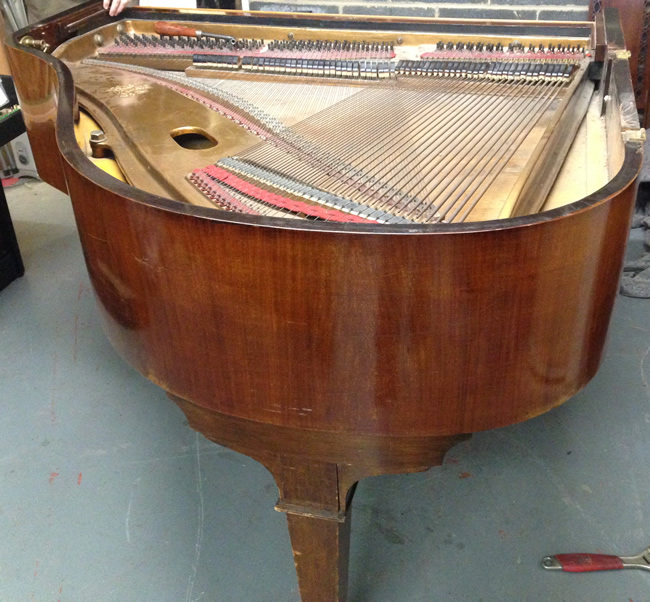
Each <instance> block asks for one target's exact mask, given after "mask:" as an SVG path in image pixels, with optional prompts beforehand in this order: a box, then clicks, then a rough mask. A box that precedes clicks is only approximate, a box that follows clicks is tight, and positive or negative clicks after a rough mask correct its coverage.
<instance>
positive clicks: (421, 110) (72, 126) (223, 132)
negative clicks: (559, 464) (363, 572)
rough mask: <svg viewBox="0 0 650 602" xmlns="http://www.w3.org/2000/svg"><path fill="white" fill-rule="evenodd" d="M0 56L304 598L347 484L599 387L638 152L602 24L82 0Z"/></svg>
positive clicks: (323, 572) (129, 315)
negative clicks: (286, 538) (277, 530)
mask: <svg viewBox="0 0 650 602" xmlns="http://www.w3.org/2000/svg"><path fill="white" fill-rule="evenodd" d="M8 49H9V56H10V61H11V65H12V70H13V73H14V77H15V79H16V86H17V89H18V93H19V96H20V100H21V106H22V111H23V115H24V119H25V124H26V127H27V130H28V132H29V136H30V142H31V145H32V149H33V153H34V156H35V159H36V162H37V165H38V169H39V173H40V175H41V177H42V178H43V179H44V180H45V181H47V182H49V183H50V184H51V185H53V186H55V187H57V188H58V189H60V190H62V191H65V192H67V193H68V194H69V195H70V198H71V200H72V203H73V207H74V212H75V217H76V221H77V225H78V229H79V235H80V238H81V242H82V246H83V250H84V255H85V259H86V264H87V267H88V272H89V274H90V279H91V282H92V286H93V289H94V292H95V296H96V299H97V304H98V306H99V309H100V312H101V317H102V323H103V328H104V330H105V332H106V335H107V336H108V338H109V339H110V341H111V343H112V345H113V346H114V347H115V349H116V350H117V351H118V353H119V354H120V355H121V356H122V357H123V358H124V360H125V361H127V362H128V363H129V364H131V365H132V366H134V367H135V368H136V369H137V370H138V371H139V372H140V373H141V374H143V375H144V376H145V377H146V378H148V379H150V380H152V381H153V382H154V383H156V384H158V385H159V386H160V387H161V388H163V389H164V390H165V391H166V392H167V394H168V395H169V397H170V399H171V400H172V401H173V402H175V403H176V404H178V406H179V407H180V408H181V410H182V411H183V412H184V413H185V415H186V416H187V418H188V420H189V423H190V425H191V426H192V427H193V428H194V429H196V430H197V431H199V432H200V433H202V434H204V435H205V436H206V437H207V438H209V439H211V440H212V441H215V442H217V443H219V444H221V445H225V446H227V447H229V448H231V449H234V450H237V451H239V452H242V453H244V454H247V455H249V456H250V457H252V458H254V459H255V460H257V461H259V462H260V463H262V464H263V465H264V466H265V467H267V468H268V470H269V471H270V472H271V473H272V474H273V476H274V478H275V480H276V483H277V486H278V490H279V500H278V503H277V506H276V509H277V510H279V511H281V512H284V513H286V516H287V520H288V525H289V531H290V535H291V542H292V547H293V553H294V560H295V565H296V569H297V573H298V580H299V586H300V592H301V597H302V599H303V600H305V601H311V602H313V601H322V600H340V601H343V600H345V599H346V584H347V565H348V562H347V554H348V549H349V537H350V531H349V524H350V521H349V514H350V509H351V504H352V497H353V494H354V489H355V485H356V483H357V482H358V481H359V480H360V479H362V478H365V477H369V476H374V475H380V474H389V473H408V472H416V471H423V470H427V469H428V468H430V467H432V466H436V465H439V464H441V463H442V460H443V457H444V454H445V452H446V451H448V450H449V449H450V448H451V447H452V446H454V445H455V444H456V443H458V442H459V441H461V440H463V439H466V438H467V437H469V436H471V433H474V432H477V431H482V430H487V429H493V428H497V427H501V426H504V425H509V424H512V423H516V422H520V421H523V420H526V419H528V418H531V417H534V416H537V415H539V414H541V413H543V412H546V411H548V410H550V409H551V408H553V407H556V406H558V405H559V404H562V403H564V402H565V401H567V400H568V399H570V398H571V397H572V396H573V395H575V394H576V393H577V392H578V391H580V390H581V389H582V388H583V387H584V386H585V385H586V384H587V383H588V382H589V380H590V379H591V378H592V377H593V376H594V374H595V373H596V371H597V370H598V367H599V364H600V361H601V358H602V355H603V348H604V344H605V339H606V335H607V329H608V325H609V321H610V317H611V313H612V307H613V303H614V298H615V296H616V291H617V286H618V282H619V275H620V270H621V266H622V261H623V253H624V248H625V244H626V240H627V231H628V226H629V221H630V216H631V211H632V208H633V204H634V197H635V181H636V177H637V174H638V172H639V169H640V166H641V162H642V147H643V140H644V131H643V130H641V129H640V127H639V123H638V119H637V116H636V109H635V106H634V95H633V92H632V87H631V82H630V75H629V67H628V60H627V59H628V53H627V51H626V50H625V46H624V42H623V38H622V34H621V30H620V25H619V24H618V21H617V15H616V14H615V13H610V12H608V11H606V15H605V18H603V16H602V15H600V17H599V19H598V21H596V22H595V23H591V22H580V23H572V22H571V23H569V22H554V23H544V22H514V21H503V22H486V21H478V20H466V21H459V20H430V19H396V18H391V19H384V18H380V17H372V18H371V17H349V16H329V15H328V16H323V15H307V14H279V13H273V14H271V13H267V14H265V13H249V12H229V11H200V10H197V11H194V10H183V11H181V10H166V11H161V10H154V9H145V8H130V9H127V10H126V11H125V12H124V13H123V14H122V15H120V17H119V18H110V17H109V16H108V15H107V14H106V12H105V11H103V10H102V9H101V5H100V3H96V2H89V3H86V4H84V5H81V6H80V7H79V8H77V9H74V10H71V11H68V12H66V13H63V14H61V15H58V16H56V17H54V18H52V19H50V20H48V21H45V22H42V23H37V24H35V25H33V26H31V27H30V28H28V29H26V30H23V31H19V32H17V33H16V34H15V35H14V36H13V37H12V38H11V39H10V40H9V41H8Z"/></svg>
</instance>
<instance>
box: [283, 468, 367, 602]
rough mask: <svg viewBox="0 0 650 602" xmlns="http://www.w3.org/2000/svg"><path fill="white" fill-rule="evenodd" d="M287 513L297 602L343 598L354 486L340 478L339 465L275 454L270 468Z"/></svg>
mask: <svg viewBox="0 0 650 602" xmlns="http://www.w3.org/2000/svg"><path fill="white" fill-rule="evenodd" d="M272 472H273V474H274V476H275V478H276V481H277V484H278V489H279V492H280V499H279V501H278V504H277V506H276V510H279V511H280V512H286V514H287V522H288V524H289V534H290V535H291V547H292V548H293V561H294V564H295V566H296V572H297V573H298V585H299V587H300V596H301V599H302V602H320V601H323V600H327V601H332V602H345V600H346V599H347V596H346V594H347V582H348V554H349V550H350V516H349V514H350V513H349V507H350V502H351V501H352V492H353V491H354V489H355V486H356V485H352V487H349V486H346V485H345V484H344V482H343V480H342V479H339V473H340V471H339V467H338V466H337V465H336V464H328V463H324V462H313V461H312V462H306V461H304V460H300V459H295V458H287V457H282V458H280V460H279V462H277V464H276V465H275V466H274V467H272Z"/></svg>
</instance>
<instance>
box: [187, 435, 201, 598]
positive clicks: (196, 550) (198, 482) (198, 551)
mask: <svg viewBox="0 0 650 602" xmlns="http://www.w3.org/2000/svg"><path fill="white" fill-rule="evenodd" d="M195 447H196V492H197V494H198V499H199V507H198V524H197V527H196V543H195V545H194V561H193V562H192V570H191V571H190V577H189V580H188V582H187V591H186V592H185V601H186V602H192V592H193V590H194V581H195V580H196V572H197V569H198V567H199V560H200V558H201V546H202V544H203V521H204V519H205V511H204V505H203V474H202V473H201V448H200V445H199V434H198V433H196V446H195ZM202 596H203V594H201V595H200V596H199V597H198V598H197V600H200V599H201V597H202Z"/></svg>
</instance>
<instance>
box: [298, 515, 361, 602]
mask: <svg viewBox="0 0 650 602" xmlns="http://www.w3.org/2000/svg"><path fill="white" fill-rule="evenodd" d="M287 521H288V523H289V534H290V535H291V547H292V548H293V561H294V564H295V565H296V572H297V573H298V585H299V587H300V596H301V599H302V602H316V601H319V602H330V601H331V602H345V600H347V586H348V556H349V550H350V517H349V516H345V517H343V518H342V519H341V520H331V519H327V518H321V517H317V516H314V515H311V516H309V515H306V514H303V515H301V514H294V513H293V512H290V513H287Z"/></svg>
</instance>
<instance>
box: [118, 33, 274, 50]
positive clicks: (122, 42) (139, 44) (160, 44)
mask: <svg viewBox="0 0 650 602" xmlns="http://www.w3.org/2000/svg"><path fill="white" fill-rule="evenodd" d="M115 46H117V47H120V48H123V49H125V50H126V49H128V48H159V49H161V50H172V49H177V48H184V49H186V48H192V49H197V50H199V49H200V50H226V51H232V50H233V45H232V44H230V43H229V42H228V41H226V40H222V39H218V38H211V37H207V36H202V37H200V38H195V37H190V36H168V35H161V36H157V35H145V34H142V35H139V34H124V35H121V36H120V37H118V38H116V39H115ZM261 48H264V40H254V39H240V40H237V42H236V44H235V46H234V49H237V50H260V49H261Z"/></svg>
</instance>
